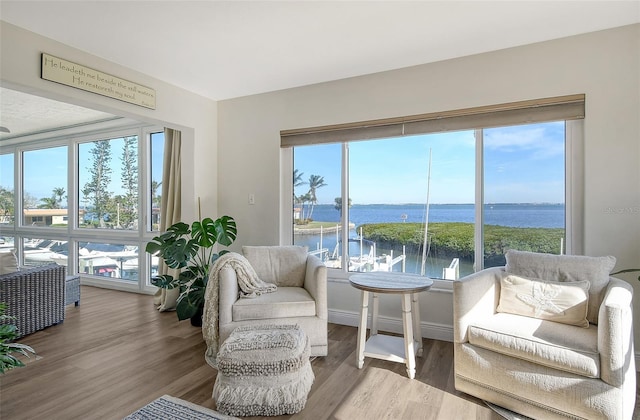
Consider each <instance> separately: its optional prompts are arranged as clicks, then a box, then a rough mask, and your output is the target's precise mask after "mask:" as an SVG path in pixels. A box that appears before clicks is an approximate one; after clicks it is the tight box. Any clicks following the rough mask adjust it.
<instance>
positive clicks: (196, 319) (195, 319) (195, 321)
mask: <svg viewBox="0 0 640 420" xmlns="http://www.w3.org/2000/svg"><path fill="white" fill-rule="evenodd" d="M202 310H203V308H202V307H200V308H198V311H197V312H196V314H195V315H194V316H192V317H191V325H193V326H194V327H202Z"/></svg>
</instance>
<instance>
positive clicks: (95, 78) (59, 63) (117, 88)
mask: <svg viewBox="0 0 640 420" xmlns="http://www.w3.org/2000/svg"><path fill="white" fill-rule="evenodd" d="M40 77H41V78H42V79H45V80H49V81H52V82H56V83H60V84H63V85H67V86H71V87H74V88H77V89H81V90H84V91H87V92H91V93H97V94H98V95H103V96H108V97H109V98H114V99H118V100H121V101H124V102H128V103H131V104H134V105H138V106H143V107H145V108H150V109H156V91H155V89H151V88H148V87H146V86H142V85H139V84H137V83H134V82H130V81H128V80H124V79H121V78H119V77H116V76H113V75H110V74H107V73H103V72H101V71H98V70H95V69H92V68H89V67H86V66H83V65H81V64H77V63H73V62H71V61H67V60H64V59H62V58H58V57H54V56H52V55H49V54H46V53H42V72H41V76H40Z"/></svg>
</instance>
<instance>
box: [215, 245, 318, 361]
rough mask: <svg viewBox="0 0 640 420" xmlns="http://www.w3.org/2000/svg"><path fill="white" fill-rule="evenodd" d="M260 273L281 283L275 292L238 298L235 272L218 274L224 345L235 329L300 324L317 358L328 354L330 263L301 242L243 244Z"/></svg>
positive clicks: (248, 256) (262, 278)
mask: <svg viewBox="0 0 640 420" xmlns="http://www.w3.org/2000/svg"><path fill="white" fill-rule="evenodd" d="M242 253H243V255H244V257H245V258H247V260H248V261H249V263H250V264H251V266H252V267H253V268H254V270H255V271H256V273H257V274H258V277H259V278H260V279H261V280H263V281H265V282H268V283H273V284H275V285H277V286H278V289H277V291H275V292H274V293H265V294H262V295H260V296H258V297H256V298H251V299H239V298H238V295H239V288H238V281H237V278H236V272H235V271H234V270H233V269H231V268H223V269H222V270H221V271H220V274H219V288H220V289H219V290H220V292H219V333H220V343H222V342H224V340H226V339H227V337H229V335H230V334H231V331H233V330H234V329H235V328H236V327H240V326H245V325H256V324H265V323H268V324H298V325H299V326H300V327H301V328H302V330H303V331H304V332H305V333H306V334H307V336H308V337H309V343H310V345H311V355H312V356H326V355H327V316H328V311H327V267H326V266H325V265H324V264H323V263H322V262H321V261H320V259H319V258H317V257H315V256H312V255H309V254H308V253H307V249H306V248H304V247H300V246H244V247H242Z"/></svg>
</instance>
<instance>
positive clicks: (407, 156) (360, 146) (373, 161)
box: [294, 122, 565, 204]
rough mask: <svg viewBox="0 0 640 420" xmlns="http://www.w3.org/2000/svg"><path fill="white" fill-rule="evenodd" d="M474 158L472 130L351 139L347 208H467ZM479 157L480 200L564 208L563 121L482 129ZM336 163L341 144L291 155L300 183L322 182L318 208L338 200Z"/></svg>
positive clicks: (304, 149) (472, 194)
mask: <svg viewBox="0 0 640 420" xmlns="http://www.w3.org/2000/svg"><path fill="white" fill-rule="evenodd" d="M430 155H431V165H429V160H430V159H429V156H430ZM475 155H476V152H475V137H474V132H473V131H460V132H449V133H438V134H430V135H419V136H410V137H399V138H393V139H381V140H367V141H359V142H351V143H350V144H349V168H350V171H349V172H350V173H349V177H350V179H349V197H350V198H351V200H352V202H353V204H406V203H426V201H427V194H428V195H429V202H430V203H431V204H466V203H473V202H474V201H475V178H476V175H475V167H476V165H475V159H476V157H475ZM483 159H484V167H485V170H484V195H485V200H484V201H485V202H486V203H564V184H565V175H564V174H565V165H564V122H552V123H544V124H530V125H522V126H510V127H500V128H494V129H485V130H484V149H483ZM340 166H341V145H340V144H327V145H313V146H303V147H297V148H295V150H294V168H295V169H297V170H298V172H302V173H303V176H302V179H303V180H305V181H308V179H309V176H310V175H312V174H313V175H320V176H323V177H324V180H325V183H326V184H327V185H326V186H325V187H322V188H319V189H318V190H317V193H316V195H317V197H318V203H319V204H333V203H334V200H335V198H336V197H339V196H340V195H341V194H340ZM428 179H429V182H428ZM308 188H309V187H308V185H303V186H301V187H299V188H297V189H296V194H298V195H300V194H303V193H304V192H306V190H308Z"/></svg>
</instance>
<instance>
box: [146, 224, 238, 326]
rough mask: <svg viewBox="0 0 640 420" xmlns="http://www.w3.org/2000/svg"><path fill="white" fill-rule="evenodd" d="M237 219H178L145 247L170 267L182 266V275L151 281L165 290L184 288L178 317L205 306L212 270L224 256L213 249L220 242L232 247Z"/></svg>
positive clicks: (177, 309)
mask: <svg viewBox="0 0 640 420" xmlns="http://www.w3.org/2000/svg"><path fill="white" fill-rule="evenodd" d="M237 232H238V231H237V227H236V222H235V220H234V219H233V217H231V216H222V217H220V218H218V219H216V220H213V219H211V218H208V217H207V218H204V219H202V220H201V221H195V222H193V224H192V225H191V226H189V225H188V224H186V223H184V222H178V223H175V224H173V225H172V226H170V227H169V228H168V229H167V231H166V232H165V233H163V234H161V235H160V236H156V237H154V238H153V239H152V241H151V242H149V243H147V246H146V248H145V250H146V251H147V252H148V253H150V254H152V255H158V256H159V257H160V258H162V259H163V260H164V262H165V264H167V266H168V267H170V268H175V269H182V271H181V272H180V274H179V275H178V277H175V278H174V277H173V276H172V275H170V274H164V275H160V276H154V277H152V278H151V283H152V284H153V285H154V286H157V287H160V288H164V289H174V288H179V289H180V295H179V297H178V300H177V304H176V313H177V314H178V319H179V320H183V319H188V318H192V317H193V316H194V315H196V314H197V313H198V312H199V311H200V310H201V309H202V307H203V305H204V293H205V290H206V288H207V281H208V280H209V270H210V268H211V266H212V265H213V263H214V262H215V261H216V260H217V259H218V257H219V256H220V255H223V254H225V253H227V252H228V251H226V250H223V251H220V253H219V254H217V253H214V252H213V247H214V245H215V244H216V243H218V244H220V245H224V246H229V245H231V244H232V243H233V241H234V240H235V239H236V236H237Z"/></svg>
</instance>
